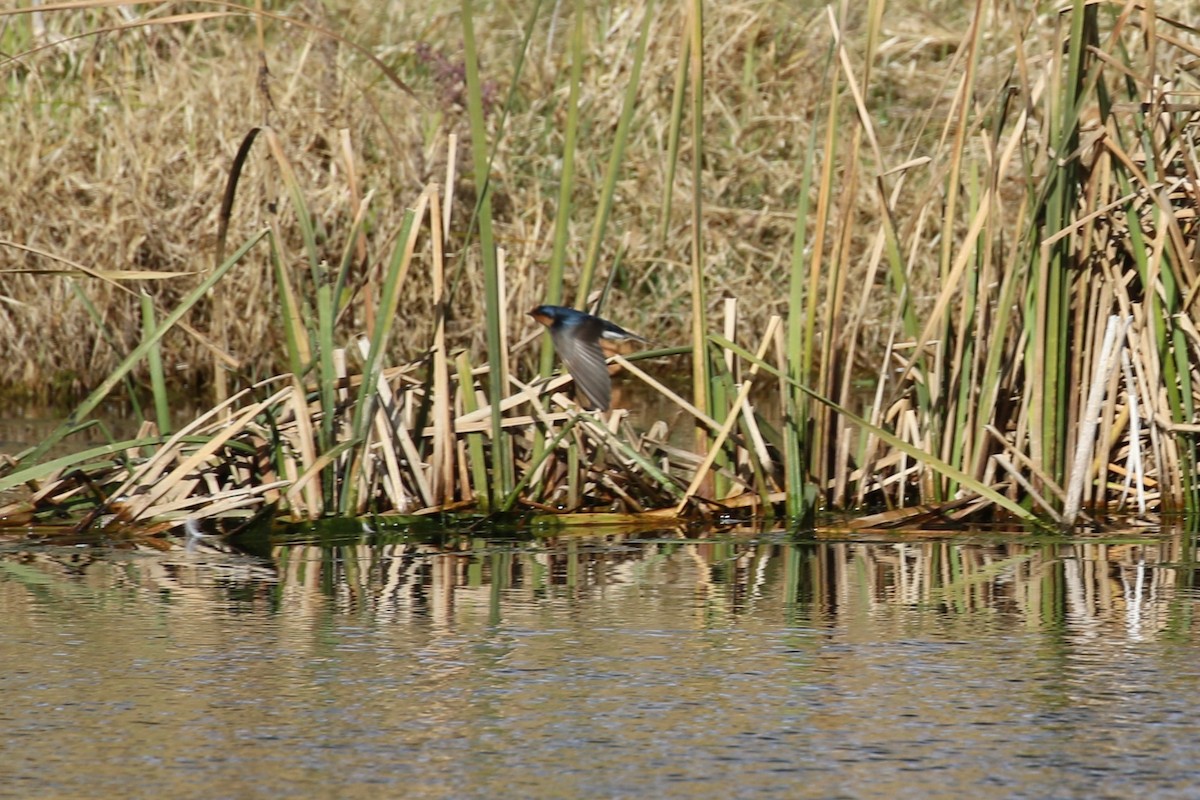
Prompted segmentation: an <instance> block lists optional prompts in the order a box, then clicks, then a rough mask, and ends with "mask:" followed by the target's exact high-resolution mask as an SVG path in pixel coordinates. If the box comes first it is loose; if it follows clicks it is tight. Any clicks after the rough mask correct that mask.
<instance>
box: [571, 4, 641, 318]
mask: <svg viewBox="0 0 1200 800" xmlns="http://www.w3.org/2000/svg"><path fill="white" fill-rule="evenodd" d="M653 17H654V0H647V2H646V10H645V12H644V16H643V17H642V30H641V33H640V35H639V36H638V42H637V47H636V49H635V50H634V51H633V63H632V64H630V67H629V82H628V83H627V84H626V86H625V97H624V100H623V101H622V104H621V118H620V120H619V121H618V122H617V132H616V135H615V136H614V137H613V148H612V151H611V152H610V153H609V156H608V166H607V168H606V169H605V172H604V186H603V188H602V189H601V191H600V200H599V202H598V203H597V208H596V219H595V221H594V222H593V223H592V234H591V238H590V239H588V248H587V255H586V256H584V259H583V272H582V273H581V274H580V276H579V289H578V291H577V293H576V295H575V308H577V309H579V310H581V311H586V310H587V298H588V294H589V293H590V292H591V290H592V281H593V279H594V277H595V274H596V264H597V262H599V260H600V249H601V245H602V243H603V241H604V232H605V228H606V227H607V225H608V217H609V215H610V214H611V213H612V203H613V196H614V195H615V194H616V191H617V179H618V178H619V177H620V175H621V164H622V162H623V161H624V158H625V143H626V142H627V141H628V139H629V126H630V125H631V124H632V123H633V114H634V111H635V110H636V109H637V96H638V90H639V89H640V88H641V87H640V82H641V75H642V62H643V61H644V60H645V57H646V44H647V42H648V41H649V39H650V22H651V20H652V19H653Z"/></svg>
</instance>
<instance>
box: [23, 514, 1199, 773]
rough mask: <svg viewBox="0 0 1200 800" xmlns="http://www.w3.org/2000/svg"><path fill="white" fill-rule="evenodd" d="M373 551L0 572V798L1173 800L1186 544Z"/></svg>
mask: <svg viewBox="0 0 1200 800" xmlns="http://www.w3.org/2000/svg"><path fill="white" fill-rule="evenodd" d="M377 538H378V539H379V542H377V543H374V544H362V543H351V544H327V545H321V544H317V543H313V542H312V541H311V540H310V541H308V542H300V543H295V544H284V545H280V544H277V545H275V546H274V547H272V548H271V549H270V551H269V552H270V557H269V558H256V557H252V556H247V555H240V554H230V553H217V552H208V551H207V550H206V548H205V547H204V546H203V545H196V546H193V548H192V549H191V550H181V551H177V552H173V553H167V554H162V553H143V552H137V551H125V552H105V551H98V550H88V549H49V550H39V551H31V552H26V553H18V552H12V551H10V552H7V553H3V554H0V659H2V663H4V664H5V665H7V666H6V671H5V673H4V689H5V696H6V699H7V701H8V702H7V703H6V705H5V707H4V708H3V710H0V720H2V721H3V725H4V728H5V730H6V731H7V734H6V737H7V744H6V754H7V753H9V752H15V753H19V754H20V756H19V757H18V758H15V759H9V758H7V757H6V758H5V759H4V761H3V762H2V763H0V778H3V779H4V785H7V786H10V787H12V791H15V792H17V793H18V794H19V795H21V796H27V795H37V794H42V795H45V796H61V795H66V796H79V795H84V794H98V793H99V794H104V793H112V792H119V793H121V794H124V795H126V796H160V795H163V794H167V793H171V794H174V795H181V796H239V797H252V796H258V795H262V796H272V797H277V796H286V795H292V796H314V795H323V796H332V795H334V794H336V795H339V796H364V797H365V796H371V797H377V796H380V795H383V796H399V795H401V794H403V795H404V796H408V797H492V796H520V797H612V796H639V797H641V796H681V797H693V796H694V797H732V796H739V797H745V796H757V795H760V794H761V795H771V794H774V795H782V796H789V797H790V796H817V797H826V796H855V797H859V796H887V797H961V796H975V797H979V796H1003V797H1008V796H1014V795H1028V796H1047V795H1057V796H1064V795H1077V794H1087V795H1093V796H1121V795H1128V794H1131V793H1132V792H1133V791H1134V789H1135V787H1136V789H1137V791H1140V792H1143V793H1149V794H1150V795H1152V796H1163V797H1170V796H1179V797H1185V796H1189V795H1190V793H1191V791H1192V785H1193V780H1192V775H1191V768H1190V764H1192V763H1194V761H1195V760H1196V758H1197V757H1198V756H1200V723H1196V722H1195V721H1194V719H1193V716H1194V715H1193V714H1192V713H1191V698H1192V697H1193V696H1194V695H1195V693H1196V692H1197V691H1198V690H1200V664H1198V663H1197V659H1196V658H1195V645H1196V643H1197V633H1196V629H1195V626H1194V624H1193V618H1194V616H1195V612H1196V608H1197V599H1198V598H1197V594H1196V591H1195V589H1194V585H1195V583H1194V581H1195V575H1196V568H1195V564H1194V558H1193V556H1194V552H1193V548H1192V545H1191V544H1190V540H1189V538H1188V537H1186V536H1183V535H1176V536H1173V537H1163V538H1158V539H1150V538H1140V539H1138V538H1133V537H1130V538H1129V539H1128V540H1127V541H1124V542H1120V543H1112V542H1100V541H1070V542H1064V541H1053V542H1052V541H1039V540H1034V539H1031V538H1027V537H1008V538H987V537H982V538H981V539H980V540H979V541H964V540H962V539H958V540H951V541H912V540H905V539H902V538H897V539H894V540H889V541H882V542H881V541H822V540H816V541H814V540H801V539H796V540H793V539H788V538H785V537H755V538H729V539H719V540H696V539H687V538H682V537H680V536H677V535H675V534H662V535H647V534H638V535H609V536H600V535H594V536H563V537H559V538H549V539H542V540H537V541H515V540H508V541H504V540H497V539H484V538H475V539H472V538H451V539H450V540H449V541H448V542H447V543H443V544H442V545H440V546H434V545H432V544H422V543H418V542H412V541H406V540H405V539H404V538H403V537H401V536H399V535H397V536H395V537H393V538H391V539H389V538H388V536H386V535H384V536H380V537H377ZM130 787H134V788H133V789H131V788H130ZM131 792H132V793H133V794H132V795H131Z"/></svg>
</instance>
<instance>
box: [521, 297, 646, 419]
mask: <svg viewBox="0 0 1200 800" xmlns="http://www.w3.org/2000/svg"><path fill="white" fill-rule="evenodd" d="M529 316H531V317H533V318H534V319H536V320H537V321H538V322H540V323H542V324H543V325H545V326H546V327H547V328H549V329H550V339H551V341H553V342H554V349H555V350H556V351H558V356H559V358H561V359H562V360H563V363H564V364H566V365H567V371H568V372H570V373H571V377H572V378H574V379H575V385H576V386H578V387H579V388H580V390H581V391H582V392H583V394H584V396H585V397H586V398H587V400H588V401H589V402H590V403H591V404H592V407H593V408H594V409H596V410H597V411H607V410H608V409H609V406H610V405H611V404H612V379H611V378H610V377H609V375H608V364H607V363H605V359H606V358H607V356H608V355H609V354H611V353H612V352H615V350H616V347H615V346H614V345H615V343H617V342H628V341H637V342H645V343H646V344H649V341H648V340H646V339H643V338H642V337H641V336H638V335H637V334H636V333H630V332H629V331H627V330H625V329H624V328H622V327H621V326H620V325H616V324H614V323H612V322H609V321H608V320H606V319H601V318H600V317H596V316H593V315H591V314H585V313H584V312H582V311H576V310H575V309H573V308H564V307H563V306H538V307H537V308H535V309H533V310H532V311H530V312H529ZM605 349H608V350H609V353H606V352H605Z"/></svg>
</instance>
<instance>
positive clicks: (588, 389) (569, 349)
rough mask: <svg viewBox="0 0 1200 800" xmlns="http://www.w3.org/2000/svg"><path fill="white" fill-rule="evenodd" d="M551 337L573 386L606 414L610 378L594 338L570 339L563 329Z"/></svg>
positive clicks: (610, 399)
mask: <svg viewBox="0 0 1200 800" xmlns="http://www.w3.org/2000/svg"><path fill="white" fill-rule="evenodd" d="M551 338H552V339H553V340H554V348H555V349H556V350H558V355H559V357H560V358H562V360H563V363H564V364H566V365H567V371H568V372H570V373H571V377H572V378H574V379H575V384H576V385H577V386H578V387H579V388H580V389H582V390H583V393H584V394H585V395H587V399H588V400H590V401H591V402H592V405H594V406H595V407H596V409H597V410H598V411H608V407H609V405H610V404H611V403H612V379H610V378H609V377H608V364H606V363H605V361H604V352H603V351H602V350H601V349H600V345H599V343H598V342H597V341H596V339H595V338H594V337H584V338H580V337H578V336H573V335H571V334H570V333H568V332H567V331H565V330H560V331H552V332H551Z"/></svg>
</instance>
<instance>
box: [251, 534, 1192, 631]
mask: <svg viewBox="0 0 1200 800" xmlns="http://www.w3.org/2000/svg"><path fill="white" fill-rule="evenodd" d="M274 555H275V558H276V560H277V562H278V564H279V565H280V570H281V571H280V579H281V582H282V587H283V595H282V596H281V598H280V599H281V601H282V603H283V605H285V606H287V607H288V608H289V610H294V609H296V608H297V607H299V608H304V607H311V606H312V604H313V601H314V599H315V598H316V597H318V596H319V597H322V598H324V599H326V600H330V601H332V602H333V603H334V604H335V605H336V607H337V608H339V609H341V610H343V611H356V612H364V611H365V612H367V613H369V614H373V615H375V616H378V617H379V618H381V619H392V620H396V619H401V618H417V617H420V618H427V619H428V620H429V621H430V622H431V623H432V624H434V625H435V626H452V625H453V624H454V621H455V617H456V615H460V614H471V615H474V614H481V613H482V614H486V615H487V616H488V618H490V619H492V620H495V621H500V620H506V619H507V620H513V619H518V618H521V617H523V616H528V614H529V613H530V611H531V609H546V608H559V607H561V608H570V607H572V606H574V605H577V604H583V603H588V604H595V605H599V606H606V605H613V606H614V607H615V608H617V609H619V608H620V607H622V606H624V607H625V608H632V607H633V604H636V605H638V606H639V607H640V606H645V605H649V606H654V605H656V604H665V603H672V604H676V605H677V604H678V603H679V602H681V598H682V599H683V602H685V603H686V604H687V605H689V606H690V607H691V608H692V609H693V612H694V614H695V616H696V620H697V621H698V622H701V623H705V624H726V623H728V622H730V621H732V620H734V619H736V618H737V617H738V616H740V615H746V614H753V615H762V614H767V615H779V614H782V615H784V617H785V621H787V622H790V623H793V624H798V625H812V626H822V627H823V626H842V625H846V624H849V621H850V620H851V619H853V618H857V617H859V616H860V615H863V614H866V615H885V614H889V613H892V612H894V611H895V610H896V609H904V608H912V609H919V610H922V611H924V612H935V613H937V614H941V615H949V616H951V617H953V616H956V615H972V614H981V613H987V614H1003V615H1015V616H1017V617H1019V618H1021V619H1022V621H1023V624H1024V625H1025V626H1033V627H1052V628H1058V627H1065V628H1068V629H1072V630H1077V631H1079V632H1080V633H1086V634H1089V635H1101V634H1103V635H1106V636H1122V637H1129V638H1130V639H1144V638H1154V637H1157V636H1159V635H1162V634H1165V633H1183V632H1189V633H1190V632H1191V630H1192V627H1193V626H1192V617H1193V610H1194V609H1193V606H1194V604H1195V602H1196V599H1197V595H1196V592H1195V588H1194V587H1195V577H1196V567H1195V563H1194V560H1193V556H1194V549H1193V546H1192V545H1191V544H1190V543H1188V537H1187V536H1186V535H1184V534H1179V535H1175V536H1171V537H1168V538H1163V539H1155V540H1143V541H1138V542H1131V543H1108V542H1098V541H1075V542H1067V543H1062V542H1055V543H1039V542H1031V541H1028V540H1025V539H1021V540H1017V539H1013V540H1008V541H990V542H986V543H959V542H957V541H890V542H837V541H820V540H817V541H812V540H808V541H800V540H789V539H785V538H771V537H767V538H762V537H758V538H741V539H739V538H732V539H719V540H696V539H688V538H684V537H682V536H680V535H678V534H673V533H666V534H662V535H657V534H655V535H647V534H644V533H643V534H637V535H632V534H612V535H603V536H590V537H589V536H578V537H577V536H563V537H558V538H546V539H542V540H537V541H532V542H530V541H525V542H497V541H495V540H488V539H482V538H480V539H470V538H463V539H457V540H451V541H450V542H449V543H448V544H446V543H443V544H441V545H436V546H435V545H432V544H420V543H411V542H406V543H395V544H377V545H366V544H359V545H352V546H334V547H324V546H317V545H312V544H298V545H289V546H280V547H277V548H276V549H275V551H274ZM675 612H676V613H678V608H675ZM637 613H638V614H639V616H645V614H646V613H647V609H646V608H644V607H642V608H640V610H639V611H638V612H637Z"/></svg>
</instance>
